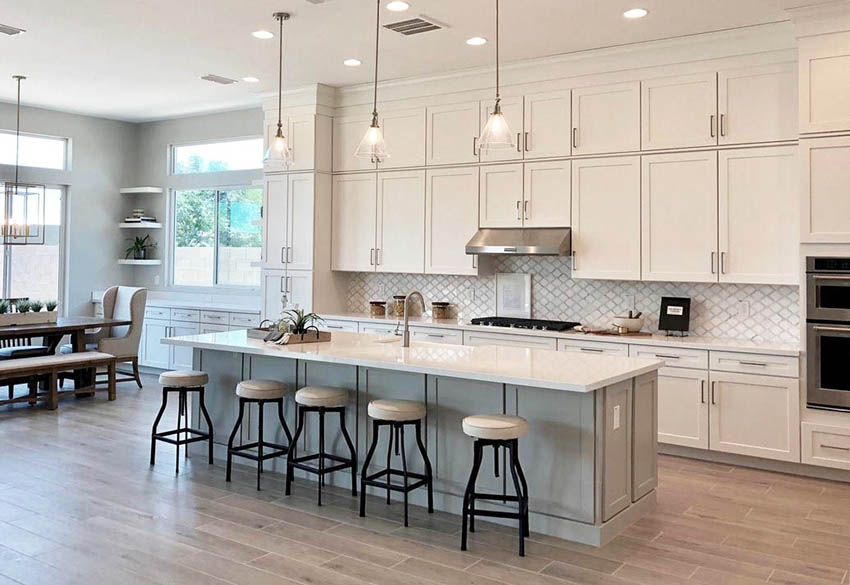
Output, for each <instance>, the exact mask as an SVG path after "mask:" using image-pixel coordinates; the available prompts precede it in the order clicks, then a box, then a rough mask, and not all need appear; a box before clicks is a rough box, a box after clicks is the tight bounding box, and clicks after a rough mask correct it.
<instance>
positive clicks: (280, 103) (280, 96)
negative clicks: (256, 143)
mask: <svg viewBox="0 0 850 585" xmlns="http://www.w3.org/2000/svg"><path fill="white" fill-rule="evenodd" d="M276 16H277V19H278V22H280V34H279V35H278V36H279V39H278V60H277V67H278V69H277V133H278V135H280V134H281V133H282V132H283V121H282V116H283V114H282V111H283V14H277V15H276Z"/></svg>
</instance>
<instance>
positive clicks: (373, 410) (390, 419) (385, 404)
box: [360, 400, 434, 526]
mask: <svg viewBox="0 0 850 585" xmlns="http://www.w3.org/2000/svg"><path fill="white" fill-rule="evenodd" d="M367 410H368V413H369V417H370V418H371V419H372V445H371V446H370V447H369V453H368V454H367V455H366V461H364V462H363V471H362V472H361V475H360V516H361V517H363V516H365V515H366V486H367V485H371V486H375V487H381V488H385V489H386V490H387V504H389V503H390V491H396V492H402V493H404V525H405V526H407V494H408V493H409V492H411V491H413V490H415V489H416V488H420V487H422V486H427V488H428V513H429V514H432V513H433V512H434V492H433V485H432V484H433V481H432V479H433V478H432V475H431V461H429V459H428V453H427V452H426V451H425V445H423V444H422V419H423V418H425V405H424V404H422V403H421V402H416V401H413V400H373V401H371V402H370V403H369V408H368V409H367ZM406 425H413V428H414V430H415V431H416V444H417V445H418V446H419V452H420V453H421V454H422V459H423V461H424V462H425V473H424V474H422V473H413V472H410V471H408V470H407V457H406V455H405V453H404V427H405V426H406ZM382 426H387V427H389V429H390V435H389V441H388V443H387V467H386V469H383V470H381V471H378V472H376V473H373V474H371V475H368V474H367V471H368V469H369V463H370V462H371V461H372V455H373V454H374V453H375V447H377V446H378V433H379V432H380V428H381V427H382ZM393 437H395V454H396V455H398V454H399V451H401V471H399V470H398V469H393V468H392V467H391V466H390V458H391V455H392V448H393ZM393 475H399V476H401V477H402V478H403V484H402V485H398V484H393V483H392V476H393ZM384 476H386V480H385V481H378V478H379V477H384ZM411 477H412V478H413V479H415V480H417V481H414V482H413V483H408V479H409V478H411Z"/></svg>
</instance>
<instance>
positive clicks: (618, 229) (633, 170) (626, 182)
mask: <svg viewBox="0 0 850 585" xmlns="http://www.w3.org/2000/svg"><path fill="white" fill-rule="evenodd" d="M572 167H573V169H572V170H573V172H572V185H573V189H572V248H573V252H574V254H575V255H574V256H573V267H572V276H573V278H603V279H615V280H639V279H640V204H641V203H640V172H641V167H640V157H639V156H628V157H613V158H598V159H577V160H574V161H573V164H572Z"/></svg>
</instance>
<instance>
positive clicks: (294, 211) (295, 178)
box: [281, 173, 315, 270]
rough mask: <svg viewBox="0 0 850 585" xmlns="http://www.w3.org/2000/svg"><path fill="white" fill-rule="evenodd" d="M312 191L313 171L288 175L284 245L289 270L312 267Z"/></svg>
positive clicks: (313, 190)
mask: <svg viewBox="0 0 850 585" xmlns="http://www.w3.org/2000/svg"><path fill="white" fill-rule="evenodd" d="M314 192H315V189H314V181H313V173H295V174H291V175H288V187H287V193H288V205H287V208H288V213H287V222H286V232H287V243H286V245H287V247H288V250H287V256H288V264H289V268H290V270H292V269H298V270H310V269H312V268H313V228H314V222H313V203H314ZM281 227H282V226H281Z"/></svg>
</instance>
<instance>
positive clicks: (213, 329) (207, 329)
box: [198, 323, 230, 333]
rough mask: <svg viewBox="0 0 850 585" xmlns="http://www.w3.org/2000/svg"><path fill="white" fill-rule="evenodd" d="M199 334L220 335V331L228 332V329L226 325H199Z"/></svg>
mask: <svg viewBox="0 0 850 585" xmlns="http://www.w3.org/2000/svg"><path fill="white" fill-rule="evenodd" d="M198 331H199V332H200V333H220V332H222V331H230V327H228V326H227V325H213V324H211V323H201V327H200V329H199V330H198Z"/></svg>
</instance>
